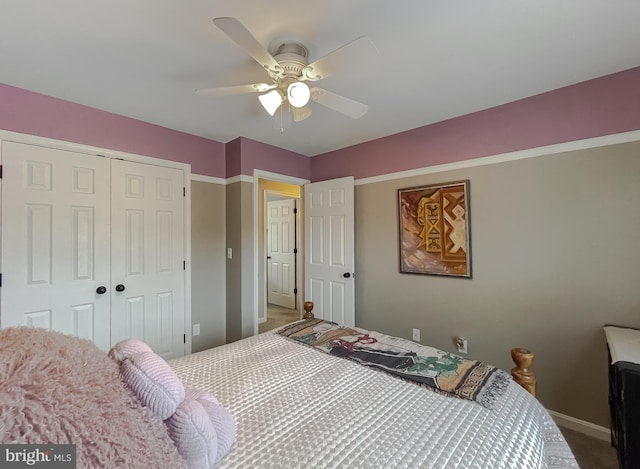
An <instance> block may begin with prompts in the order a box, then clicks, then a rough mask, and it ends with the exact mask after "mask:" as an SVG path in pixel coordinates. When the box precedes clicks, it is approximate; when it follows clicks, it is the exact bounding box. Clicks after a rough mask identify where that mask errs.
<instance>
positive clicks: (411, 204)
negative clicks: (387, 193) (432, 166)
mask: <svg viewBox="0 0 640 469" xmlns="http://www.w3.org/2000/svg"><path fill="white" fill-rule="evenodd" d="M469 194H470V182H469V180H468V179H466V180H462V181H454V182H447V183H442V184H430V185H425V186H419V187H409V188H406V189H398V219H399V225H400V242H399V245H400V272H401V273H407V274H425V275H442V276H448V277H460V278H469V279H470V278H472V275H471V216H470V200H469Z"/></svg>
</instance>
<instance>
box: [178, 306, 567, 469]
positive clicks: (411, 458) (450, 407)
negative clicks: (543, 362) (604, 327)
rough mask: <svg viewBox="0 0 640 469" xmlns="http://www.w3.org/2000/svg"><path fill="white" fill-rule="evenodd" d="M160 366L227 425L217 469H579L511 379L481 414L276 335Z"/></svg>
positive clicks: (524, 374) (520, 371)
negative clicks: (228, 442)
mask: <svg viewBox="0 0 640 469" xmlns="http://www.w3.org/2000/svg"><path fill="white" fill-rule="evenodd" d="M308 312H309V311H308ZM311 318H312V316H311V315H308V316H307V319H311ZM357 330H358V331H361V332H362V333H363V334H371V332H370V331H363V330H361V329H357ZM376 334H378V335H377V337H388V336H385V335H384V334H379V333H376ZM392 339H393V340H397V339H396V338H392ZM403 342H404V343H403V346H406V347H409V348H413V350H417V351H418V352H419V351H420V350H421V346H419V345H416V344H413V343H411V342H409V341H403ZM516 352H517V351H516ZM523 360H524V361H523V362H521V363H524V364H525V366H521V367H520V368H518V367H516V369H515V370H514V371H515V373H516V375H519V377H520V378H523V379H524V381H523V385H525V386H526V385H529V386H531V384H532V383H534V382H533V381H532V379H533V377H532V376H531V373H530V372H529V370H528V369H527V367H526V365H527V364H529V363H530V362H529V360H530V356H526V357H525V358H524V359H523ZM170 365H171V367H172V368H173V369H174V370H175V371H176V373H177V374H178V376H179V377H180V378H181V379H182V381H183V382H184V383H185V385H186V386H191V387H195V388H198V389H202V390H206V391H208V392H211V393H212V394H214V395H215V396H216V397H217V398H218V399H220V401H221V402H222V403H223V404H224V405H225V406H226V407H227V408H228V409H229V410H230V412H231V413H232V414H233V415H234V417H235V419H236V424H237V435H236V441H235V443H234V446H233V448H232V449H231V451H230V453H229V454H228V455H227V457H226V458H225V459H224V460H223V461H222V462H221V464H220V467H224V468H245V467H265V468H271V467H272V468H312V467H317V468H330V467H335V468H343V467H360V468H395V467H398V468H403V467H404V468H409V467H416V468H487V469H489V468H490V469H498V468H513V469H540V468H567V467H573V468H575V467H578V465H577V463H576V461H575V459H574V457H573V455H572V453H571V451H570V449H569V447H568V446H567V444H566V442H565V440H564V438H563V437H562V434H561V433H560V431H559V429H558V427H557V426H556V424H555V423H554V422H553V420H552V419H551V417H550V415H549V413H548V412H547V411H546V410H545V409H544V408H543V407H542V405H541V404H540V403H539V402H538V401H537V400H536V399H535V398H534V397H533V396H532V395H531V394H530V393H529V392H527V391H526V390H525V389H524V387H523V386H522V385H519V384H517V383H516V382H514V381H512V380H509V382H508V384H507V386H506V388H505V390H504V393H503V395H502V396H500V397H499V398H498V399H496V400H495V402H494V403H493V405H492V408H491V409H488V408H486V407H484V406H483V405H480V404H479V403H478V402H474V401H472V400H466V399H461V398H458V397H452V396H450V395H444V394H441V393H438V392H434V391H433V390H432V389H430V388H429V387H428V386H419V385H416V384H415V383H411V382H407V380H405V379H400V378H398V377H397V376H393V375H390V374H387V373H384V372H382V371H380V370H379V369H373V368H371V367H370V366H363V365H362V364H360V363H356V362H354V361H353V360H349V359H345V358H344V357H339V356H333V355H331V354H327V353H321V352H320V351H318V350H316V349H315V348H314V347H311V346H309V345H308V344H303V343H299V342H296V341H295V340H291V338H289V337H284V336H282V335H280V334H278V333H277V331H271V332H265V333H263V334H259V335H257V336H253V337H250V338H247V339H243V340H241V341H238V342H234V343H231V344H227V345H224V346H221V347H216V348H213V349H210V350H206V351H203V352H199V353H195V354H192V355H188V356H185V357H181V358H178V359H174V360H172V361H170Z"/></svg>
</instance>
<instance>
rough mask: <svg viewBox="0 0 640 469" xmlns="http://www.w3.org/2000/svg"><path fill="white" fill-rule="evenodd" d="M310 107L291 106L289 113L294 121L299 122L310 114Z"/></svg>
mask: <svg viewBox="0 0 640 469" xmlns="http://www.w3.org/2000/svg"><path fill="white" fill-rule="evenodd" d="M311 112H312V110H311V108H310V107H309V106H303V107H293V106H291V114H293V121H294V122H301V121H303V120H305V119H306V118H307V117H309V116H310V115H311Z"/></svg>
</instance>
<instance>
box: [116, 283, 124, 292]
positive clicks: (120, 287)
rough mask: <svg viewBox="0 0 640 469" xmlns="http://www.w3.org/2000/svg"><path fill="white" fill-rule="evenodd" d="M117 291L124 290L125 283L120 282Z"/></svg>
mask: <svg viewBox="0 0 640 469" xmlns="http://www.w3.org/2000/svg"><path fill="white" fill-rule="evenodd" d="M116 291H124V285H123V284H121V283H119V284H118V285H116Z"/></svg>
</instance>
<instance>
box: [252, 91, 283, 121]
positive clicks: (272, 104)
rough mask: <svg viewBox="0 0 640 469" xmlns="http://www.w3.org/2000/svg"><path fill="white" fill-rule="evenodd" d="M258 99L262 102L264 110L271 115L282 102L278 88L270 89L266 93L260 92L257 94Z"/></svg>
mask: <svg viewBox="0 0 640 469" xmlns="http://www.w3.org/2000/svg"><path fill="white" fill-rule="evenodd" d="M258 99H259V100H260V104H262V107H263V108H264V110H265V111H267V112H268V113H269V115H272V116H273V115H274V114H275V113H276V111H277V110H278V108H279V107H280V104H282V96H281V95H280V93H279V92H278V90H271V91H269V92H268V93H266V94H261V95H260V96H258Z"/></svg>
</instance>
